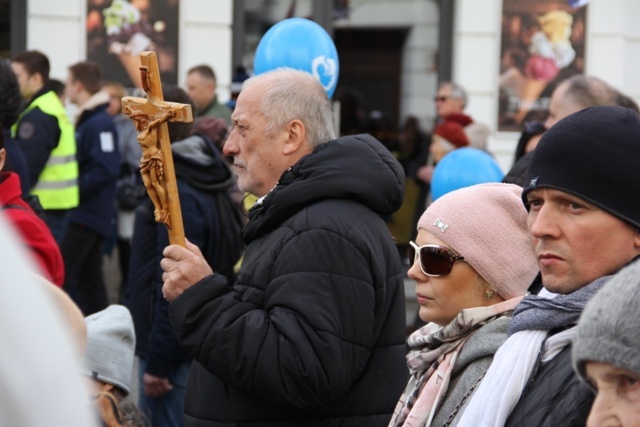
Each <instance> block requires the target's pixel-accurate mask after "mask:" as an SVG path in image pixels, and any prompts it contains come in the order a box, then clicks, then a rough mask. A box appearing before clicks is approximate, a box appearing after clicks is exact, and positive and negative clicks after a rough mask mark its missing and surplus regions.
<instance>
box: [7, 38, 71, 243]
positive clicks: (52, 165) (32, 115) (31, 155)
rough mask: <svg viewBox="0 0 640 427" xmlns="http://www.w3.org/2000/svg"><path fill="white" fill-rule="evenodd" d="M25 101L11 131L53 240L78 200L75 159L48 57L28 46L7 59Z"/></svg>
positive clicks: (61, 230)
mask: <svg viewBox="0 0 640 427" xmlns="http://www.w3.org/2000/svg"><path fill="white" fill-rule="evenodd" d="M11 68H12V69H13V72H14V73H15V74H16V77H17V79H18V83H19V85H20V92H21V94H22V97H23V98H24V99H25V100H26V105H25V107H24V109H23V110H22V112H21V113H20V115H19V116H18V119H17V120H16V123H15V124H14V125H13V127H12V129H11V131H12V136H13V138H14V139H15V141H16V146H17V147H18V149H19V150H20V151H21V152H22V154H23V156H24V158H25V159H28V161H27V163H28V168H29V180H30V185H31V187H30V193H31V194H34V195H37V196H38V198H39V199H40V204H41V205H42V207H43V209H44V211H45V216H46V222H47V225H48V226H49V228H50V229H51V232H52V233H53V235H54V237H55V239H56V241H57V242H58V244H60V243H61V242H62V237H63V236H64V232H65V230H66V226H67V222H68V213H69V210H70V209H72V208H75V207H77V206H78V204H79V200H80V193H79V188H78V163H77V161H76V140H75V135H74V128H73V124H72V123H71V121H70V120H69V118H68V116H67V113H66V111H65V108H64V106H63V105H62V103H61V102H60V99H59V98H58V97H57V95H56V94H55V92H53V91H52V90H51V88H50V87H49V70H50V66H49V59H48V58H47V57H46V56H45V55H44V54H42V53H41V52H38V51H35V50H31V51H25V52H22V53H19V54H18V55H16V56H14V57H13V58H12V60H11Z"/></svg>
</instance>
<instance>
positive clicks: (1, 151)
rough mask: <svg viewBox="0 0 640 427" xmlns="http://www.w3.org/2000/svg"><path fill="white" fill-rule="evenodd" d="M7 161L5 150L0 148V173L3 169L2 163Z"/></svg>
mask: <svg viewBox="0 0 640 427" xmlns="http://www.w3.org/2000/svg"><path fill="white" fill-rule="evenodd" d="M6 160H7V150H5V149H4V148H0V172H1V171H2V169H4V162H5V161H6Z"/></svg>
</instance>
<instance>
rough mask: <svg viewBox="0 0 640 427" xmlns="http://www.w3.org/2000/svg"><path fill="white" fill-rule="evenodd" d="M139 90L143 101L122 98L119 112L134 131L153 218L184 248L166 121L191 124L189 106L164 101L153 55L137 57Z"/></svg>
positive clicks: (154, 55)
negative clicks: (140, 78) (125, 116)
mask: <svg viewBox="0 0 640 427" xmlns="http://www.w3.org/2000/svg"><path fill="white" fill-rule="evenodd" d="M140 63H141V66H140V75H141V77H142V88H143V89H144V91H145V92H146V93H147V98H146V99H145V98H134V97H131V96H125V97H124V98H122V112H123V113H124V114H126V115H128V116H129V117H130V118H131V120H132V121H133V123H134V125H135V127H136V130H137V131H138V143H139V144H140V147H142V158H141V159H140V174H141V175H142V181H143V182H144V186H145V187H146V189H147V193H148V194H149V197H150V198H151V201H152V202H153V205H154V207H155V211H154V218H155V220H156V221H157V222H162V223H164V224H165V225H166V227H167V230H168V232H169V242H170V243H171V244H177V245H180V246H183V247H186V242H185V238H184V225H183V224H182V213H181V212H180V199H179V197H178V186H177V183H176V174H175V169H174V166H173V155H172V154H171V141H170V140H169V129H168V128H167V122H184V123H189V122H192V121H193V114H192V112H191V106H190V105H188V104H179V103H177V102H165V101H164V100H163V95H162V84H161V83H160V73H159V71H158V61H157V59H156V53H155V52H142V53H141V54H140Z"/></svg>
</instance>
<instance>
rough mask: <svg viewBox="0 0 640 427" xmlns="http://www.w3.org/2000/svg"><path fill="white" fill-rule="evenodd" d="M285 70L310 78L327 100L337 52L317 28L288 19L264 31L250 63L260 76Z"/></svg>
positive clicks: (334, 81) (337, 66) (333, 82)
mask: <svg viewBox="0 0 640 427" xmlns="http://www.w3.org/2000/svg"><path fill="white" fill-rule="evenodd" d="M281 67H288V68H295V69H297V70H302V71H306V72H308V73H310V74H312V75H313V76H314V77H315V78H316V79H318V81H319V82H320V83H321V84H322V87H324V90H325V91H326V93H327V96H328V97H329V98H331V96H332V95H333V92H334V91H335V89H336V86H337V85H338V73H339V71H340V64H339V61H338V51H337V50H336V46H335V44H334V43H333V40H332V39H331V37H330V36H329V34H328V33H327V32H326V31H325V30H324V28H322V27H321V26H320V25H318V24H316V23H315V22H313V21H310V20H308V19H304V18H289V19H285V20H283V21H280V22H278V23H277V24H275V25H274V26H273V27H271V28H270V29H269V31H267V32H266V33H265V34H264V36H262V39H260V43H258V49H257V50H256V55H255V58H254V60H253V71H254V73H255V74H261V73H264V72H265V71H270V70H274V69H276V68H281Z"/></svg>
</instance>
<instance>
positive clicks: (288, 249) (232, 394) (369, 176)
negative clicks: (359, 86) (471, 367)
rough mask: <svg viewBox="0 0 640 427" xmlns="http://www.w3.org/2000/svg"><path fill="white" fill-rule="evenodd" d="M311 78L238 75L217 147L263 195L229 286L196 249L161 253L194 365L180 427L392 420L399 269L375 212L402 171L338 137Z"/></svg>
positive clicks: (401, 367)
mask: <svg viewBox="0 0 640 427" xmlns="http://www.w3.org/2000/svg"><path fill="white" fill-rule="evenodd" d="M332 117H333V115H332V111H331V104H330V102H329V99H328V98H327V96H326V94H325V92H324V90H323V89H322V86H321V85H320V84H319V82H318V81H317V80H316V79H315V78H314V77H313V76H311V75H310V74H308V73H305V72H303V71H297V70H292V69H279V70H275V71H271V72H268V73H264V74H260V75H258V76H255V77H252V78H250V79H248V80H246V81H245V83H244V86H243V89H242V92H240V95H239V96H238V100H237V104H236V108H235V110H234V112H233V115H232V121H233V130H232V132H231V134H230V135H229V136H228V139H227V141H226V143H225V145H224V148H223V151H224V154H225V155H228V156H232V157H233V165H234V169H235V171H236V172H237V174H238V186H239V188H240V190H242V191H246V192H249V193H251V194H254V195H255V196H257V197H259V199H258V201H257V202H256V204H255V205H254V206H253V207H252V208H251V209H250V211H249V223H248V224H247V225H246V227H245V229H244V232H243V235H244V236H243V237H244V241H245V243H246V244H247V247H246V251H245V255H244V259H243V261H242V266H241V268H240V272H239V274H238V279H237V280H236V282H235V283H228V281H227V279H226V278H225V277H224V276H222V275H220V274H216V273H215V272H213V271H212V270H211V268H210V267H209V266H208V265H207V264H206V262H205V261H204V259H203V258H202V256H201V254H200V251H199V250H198V248H197V247H196V246H194V245H188V248H186V249H185V248H183V247H180V246H177V245H172V246H169V247H167V248H166V249H165V250H164V254H163V255H164V257H165V258H164V259H163V260H162V262H161V267H162V269H163V270H164V274H163V281H164V286H163V293H164V296H165V297H166V298H167V299H168V300H169V301H172V302H171V305H170V307H169V314H170V317H171V322H172V325H173V329H174V330H175V332H176V335H177V337H178V340H179V341H180V343H181V344H182V345H183V347H184V348H185V349H186V350H187V351H188V352H189V353H190V354H191V355H192V356H193V358H194V364H193V366H192V369H191V376H190V378H189V383H188V385H187V391H186V397H185V418H184V424H183V425H184V426H186V427H190V426H199V427H204V426H218V425H222V424H224V425H249V424H250V425H251V426H254V427H258V426H276V425H277V426H285V427H286V426H300V425H306V426H310V425H323V426H338V425H339V426H345V427H348V426H354V427H355V426H381V427H382V426H387V425H388V423H389V420H390V418H391V414H392V412H393V409H394V406H395V403H396V401H397V399H398V396H400V393H402V390H403V387H404V385H405V384H406V378H407V372H406V363H405V359H404V356H405V338H406V318H405V301H404V285H403V277H404V274H403V270H402V266H401V264H400V257H399V256H398V251H397V249H396V247H395V244H394V242H393V239H392V238H391V235H390V233H389V231H388V229H387V228H386V225H385V223H384V221H383V220H382V218H381V217H382V216H384V215H390V214H391V213H393V212H394V211H395V210H397V209H398V208H399V207H400V204H401V203H402V196H403V188H404V173H403V170H402V166H401V165H400V164H399V163H398V162H397V161H396V160H395V159H394V158H393V156H392V155H391V153H390V152H389V151H388V150H387V149H386V148H385V147H384V146H383V145H382V144H381V143H380V142H378V141H376V140H375V139H374V138H372V137H371V136H368V135H359V136H345V137H342V138H338V139H336V138H335V134H334V130H333V129H334V128H333V121H332Z"/></svg>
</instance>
